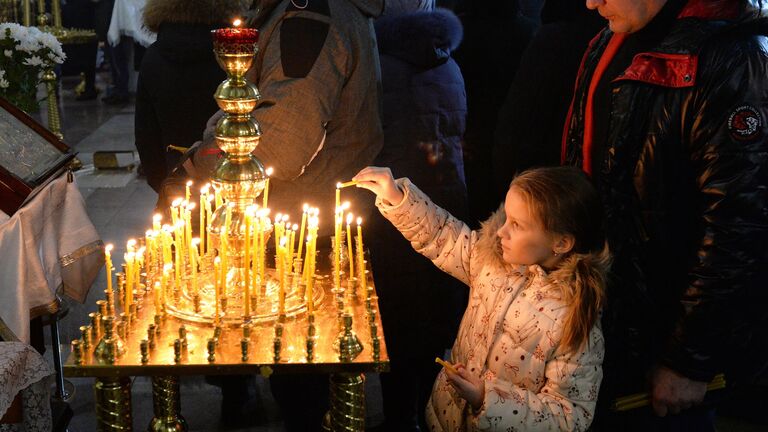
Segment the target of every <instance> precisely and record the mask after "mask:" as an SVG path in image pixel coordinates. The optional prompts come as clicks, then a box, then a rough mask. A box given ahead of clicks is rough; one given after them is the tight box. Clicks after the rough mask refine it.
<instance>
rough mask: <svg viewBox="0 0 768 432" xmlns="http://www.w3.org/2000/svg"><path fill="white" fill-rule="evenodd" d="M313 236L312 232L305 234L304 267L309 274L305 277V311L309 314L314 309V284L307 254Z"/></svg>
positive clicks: (309, 250)
mask: <svg viewBox="0 0 768 432" xmlns="http://www.w3.org/2000/svg"><path fill="white" fill-rule="evenodd" d="M313 238H314V237H313V236H312V234H308V235H307V259H306V263H305V267H304V268H306V269H307V272H308V273H307V274H308V275H309V276H308V277H307V313H308V314H311V313H312V312H313V311H314V309H315V301H314V296H313V289H314V288H313V285H314V278H313V277H312V276H311V273H310V270H311V269H312V261H311V260H312V258H310V256H309V254H310V252H311V251H312V239H313Z"/></svg>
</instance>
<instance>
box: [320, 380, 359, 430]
mask: <svg viewBox="0 0 768 432" xmlns="http://www.w3.org/2000/svg"><path fill="white" fill-rule="evenodd" d="M330 387H331V408H330V410H329V411H328V414H326V416H325V420H324V422H323V429H324V430H326V431H333V432H339V431H344V432H353V431H354V432H362V431H364V430H365V375H363V374H347V373H340V374H334V375H331V386H330Z"/></svg>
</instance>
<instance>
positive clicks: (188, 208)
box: [187, 202, 195, 210]
mask: <svg viewBox="0 0 768 432" xmlns="http://www.w3.org/2000/svg"><path fill="white" fill-rule="evenodd" d="M194 209H195V203H193V202H191V203H189V204H187V210H194Z"/></svg>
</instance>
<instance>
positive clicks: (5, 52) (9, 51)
mask: <svg viewBox="0 0 768 432" xmlns="http://www.w3.org/2000/svg"><path fill="white" fill-rule="evenodd" d="M3 54H5V56H6V57H12V56H13V51H11V50H5V51H3Z"/></svg>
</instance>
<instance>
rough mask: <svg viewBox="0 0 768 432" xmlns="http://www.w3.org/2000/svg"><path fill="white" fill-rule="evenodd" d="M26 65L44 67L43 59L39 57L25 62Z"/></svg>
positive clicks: (33, 57)
mask: <svg viewBox="0 0 768 432" xmlns="http://www.w3.org/2000/svg"><path fill="white" fill-rule="evenodd" d="M24 64H25V65H27V66H41V65H43V59H41V58H40V57H38V56H32V57H30V58H28V59H26V60H24Z"/></svg>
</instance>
